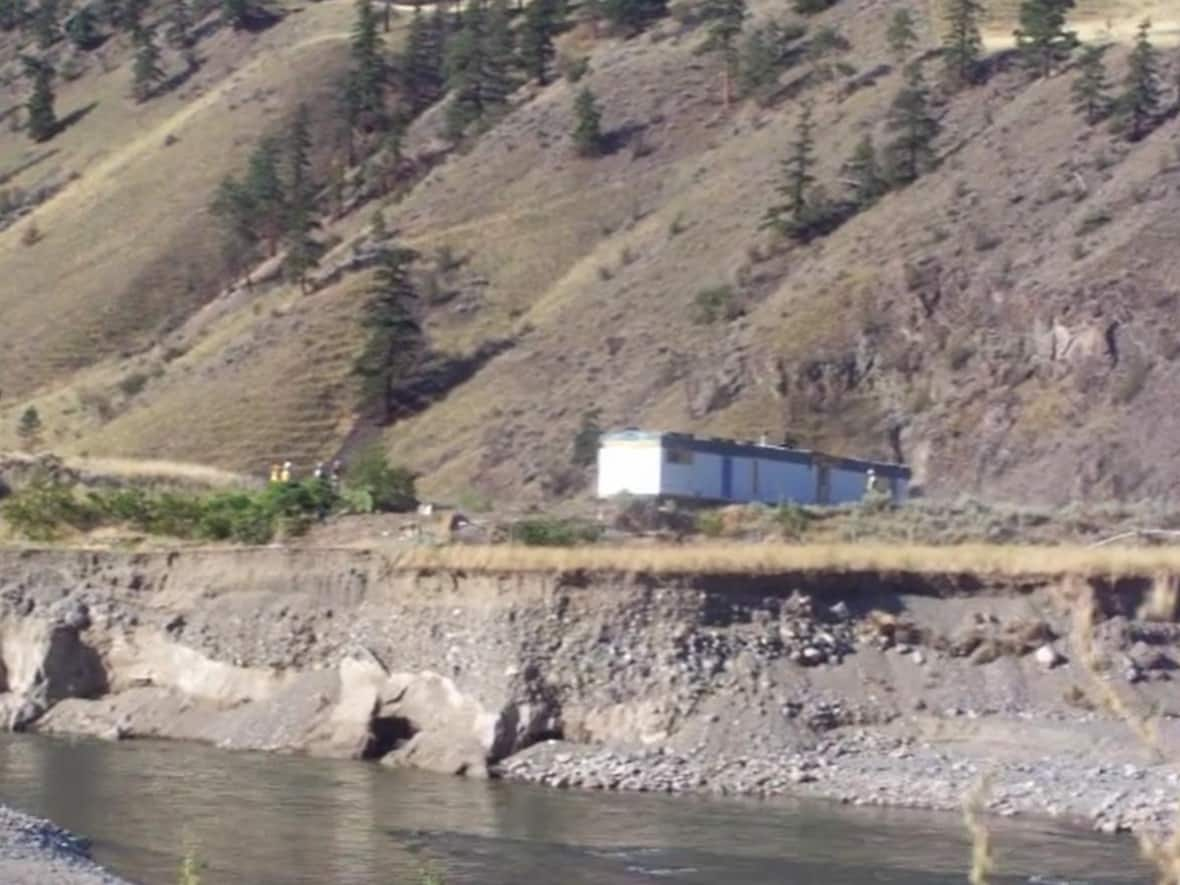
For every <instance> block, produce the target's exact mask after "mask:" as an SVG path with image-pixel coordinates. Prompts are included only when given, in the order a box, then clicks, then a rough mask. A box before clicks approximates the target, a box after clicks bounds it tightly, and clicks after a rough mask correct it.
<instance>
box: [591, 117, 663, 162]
mask: <svg viewBox="0 0 1180 885" xmlns="http://www.w3.org/2000/svg"><path fill="white" fill-rule="evenodd" d="M646 131H647V125H646V124H645V123H625V124H623V125H622V126H620V127H618V128H617V129H612V130H610V131H609V132H604V133H603V135H602V152H603V153H604V154H614V153H618V152H619V151H621V150H623V148H626V147H630V148H631V149H632V152H634V153H636V155H637V156H646V155H647V154H649V153H651V151H652V150H654V148H652V147H651V146H650V145H648V144H647V143H646V142H645V141H644V140H643V134H644V133H645V132H646Z"/></svg>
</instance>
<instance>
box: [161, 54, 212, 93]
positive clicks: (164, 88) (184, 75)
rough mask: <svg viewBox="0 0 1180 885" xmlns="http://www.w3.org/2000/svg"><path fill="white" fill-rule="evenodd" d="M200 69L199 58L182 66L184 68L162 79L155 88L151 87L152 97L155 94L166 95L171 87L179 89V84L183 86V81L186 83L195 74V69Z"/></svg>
mask: <svg viewBox="0 0 1180 885" xmlns="http://www.w3.org/2000/svg"><path fill="white" fill-rule="evenodd" d="M200 69H201V60H200V59H198V60H197V62H196V64H191V65H186V66H185V67H184V70H181V71H177V72H176V73H175V74H173V75H172V76H171V77H169V78H168V79H167V80H163V81H162V82H161V83H160V85H159V86H157V87H156V88H155V89H153V90H152V97H155V96H157V95H166V94H167V93H169V92H171V91H172V90H173V89H179V88H180V87H181V86H183V85H184V84H185V83H187V82H188V81H189V80H190V79H192V77H193V75H194V74H196V73H197V71H199V70H200Z"/></svg>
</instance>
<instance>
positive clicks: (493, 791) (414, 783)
mask: <svg viewBox="0 0 1180 885" xmlns="http://www.w3.org/2000/svg"><path fill="white" fill-rule="evenodd" d="M0 800H2V801H5V802H8V803H11V804H13V805H16V806H17V807H19V808H22V809H24V810H27V811H30V812H33V813H36V814H40V815H44V816H46V817H49V818H51V819H53V820H54V821H56V822H57V823H59V824H61V825H63V826H65V827H68V828H69V829H72V830H75V831H76V832H79V833H82V834H85V835H88V836H90V837H91V838H92V840H93V846H94V854H95V856H96V858H97V859H98V860H99V861H101V862H102V863H104V864H106V865H107V866H108V867H110V868H112V869H113V870H114V871H116V872H118V873H121V874H122V875H124V876H126V877H128V878H130V879H132V880H134V881H138V882H145V883H157V882H159V883H170V882H175V881H176V874H177V870H178V868H179V863H180V861H179V858H180V855H181V854H182V853H183V851H184V850H185V847H186V846H191V847H192V849H193V850H194V851H195V853H196V854H197V855H198V856H199V857H200V859H201V860H202V862H203V863H204V864H205V869H204V872H203V874H202V879H201V881H202V883H203V885H220V883H235V885H236V883H252V885H253V883H257V885H270V883H300V885H304V883H306V885H312V883H315V885H327V883H383V885H392V883H410V885H416V883H418V882H420V881H421V879H422V872H421V871H422V870H423V869H432V870H434V871H435V872H437V873H438V874H440V876H441V877H442V878H443V879H444V880H445V882H446V883H448V885H457V883H464V885H476V883H478V885H508V883H512V885H523V883H530V885H557V883H561V885H582V883H585V885H591V883H593V885H607V883H612V885H613V883H640V882H653V881H661V882H674V883H710V885H714V883H725V885H753V883H797V885H810V883H833V885H853V883H856V885H860V883H899V885H900V883H905V885H933V883H961V882H963V881H965V875H964V863H965V858H966V856H967V852H968V849H967V846H966V842H965V839H964V836H963V833H962V831H961V829H960V828H959V826H958V821H957V820H956V819H955V818H954V816H950V815H930V814H922V813H913V812H900V811H886V812H880V811H871V812H868V811H860V810H852V809H846V808H841V807H839V806H836V805H830V804H826V803H814V802H809V803H792V802H775V803H773V804H764V803H759V802H752V801H751V802H747V801H733V800H711V799H697V798H684V797H677V798H670V797H662V796H642V795H624V796H620V795H603V794H592V793H569V792H559V791H550V790H545V789H541V788H534V787H521V786H513V785H508V784H500V783H478V782H468V781H462V780H458V779H450V778H442V777H434V776H427V775H420V774H412V773H405V772H393V771H387V770H384V769H381V768H379V767H377V766H375V765H368V764H363V763H359V762H352V763H350V762H335V761H323V760H312V759H303V758H293V757H279V756H264V755H258V754H242V753H226V752H220V751H217V750H214V749H210V748H206V747H199V746H190V745H182V744H164V743H155V742H134V743H127V744H106V743H101V742H96V741H80V742H77V741H64V740H51V739H46V738H36V737H25V736H11V737H5V738H3V739H0ZM993 835H994V838H995V840H996V843H997V845H998V850H999V855H1000V857H999V860H1000V868H1001V871H1002V872H1003V873H1004V874H1005V875H1004V876H1002V877H1000V878H999V879H997V880H996V881H1002V882H1004V883H1016V882H1041V883H1056V882H1070V883H1082V882H1086V883H1129V882H1147V881H1149V876H1148V875H1147V873H1146V871H1145V870H1144V868H1143V867H1142V866H1141V865H1139V863H1138V861H1137V859H1136V856H1135V852H1134V850H1133V846H1132V843H1131V841H1130V840H1123V839H1110V838H1102V837H1098V836H1095V835H1093V834H1090V833H1083V832H1077V831H1070V830H1068V829H1063V828H1055V827H1050V826H1047V825H1044V824H1041V823H1030V822H1012V821H1005V822H997V823H996V825H995V827H994V833H993Z"/></svg>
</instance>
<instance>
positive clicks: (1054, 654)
mask: <svg viewBox="0 0 1180 885" xmlns="http://www.w3.org/2000/svg"><path fill="white" fill-rule="evenodd" d="M1033 657H1034V658H1035V659H1036V662H1037V663H1038V664H1040V665H1041V666H1042V667H1044V668H1045V669H1047V670H1051V669H1053V668H1054V667H1056V666H1057V665H1059V664H1063V663H1065V658H1064V657H1062V655H1061V653H1060V652H1059V651H1057V649H1056V648H1054V647H1053V644H1052V643H1051V642H1046V643H1045V644H1044V645H1042V646H1041V647H1040V648H1038V649H1037V650H1036V651H1035V652H1033Z"/></svg>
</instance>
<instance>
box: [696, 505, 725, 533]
mask: <svg viewBox="0 0 1180 885" xmlns="http://www.w3.org/2000/svg"><path fill="white" fill-rule="evenodd" d="M697 531H698V532H700V533H701V534H702V535H704V536H705V537H706V538H720V537H721V536H722V535H723V534H725V516H724V515H723V514H722V513H721V511H720V510H702V511H701V512H700V513H698V514H697Z"/></svg>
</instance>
